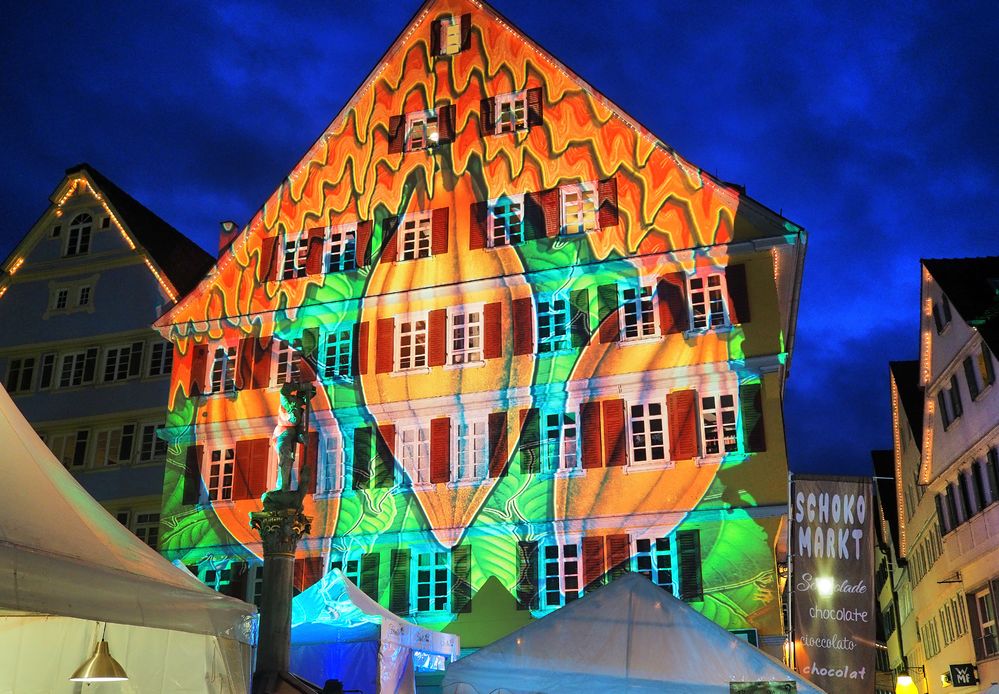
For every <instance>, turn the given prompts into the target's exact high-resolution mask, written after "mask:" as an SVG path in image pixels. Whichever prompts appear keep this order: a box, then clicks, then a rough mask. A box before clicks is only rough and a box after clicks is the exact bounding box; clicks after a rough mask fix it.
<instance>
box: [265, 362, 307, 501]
mask: <svg viewBox="0 0 999 694" xmlns="http://www.w3.org/2000/svg"><path fill="white" fill-rule="evenodd" d="M315 394H316V387H315V386H314V385H312V384H311V383H294V382H288V383H285V384H284V385H283V386H281V410H282V412H281V414H280V421H279V423H278V426H277V433H276V435H275V437H274V438H275V447H276V448H277V453H278V476H277V485H276V487H275V489H274V490H272V491H269V492H267V493H266V494H264V509H265V510H272V509H277V508H297V509H301V508H302V500H303V499H304V498H305V492H306V490H307V489H308V488H309V483H310V482H311V481H312V475H313V474H314V472H313V470H311V469H310V468H309V467H308V466H305V465H303V464H302V462H303V461H299V464H298V465H297V466H296V465H295V453H296V450H297V448H298V444H300V443H302V444H305V443H307V442H308V440H309V433H308V429H309V421H308V419H309V417H308V409H309V401H311V400H312V398H313V396H315ZM296 480H297V485H296V488H295V489H292V488H291V487H292V483H293V482H294V481H296Z"/></svg>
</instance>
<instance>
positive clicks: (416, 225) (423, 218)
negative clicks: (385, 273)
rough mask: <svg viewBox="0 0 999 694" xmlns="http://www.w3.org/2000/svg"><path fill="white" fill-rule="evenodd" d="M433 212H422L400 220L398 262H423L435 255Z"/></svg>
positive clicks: (408, 215) (410, 214) (405, 216)
mask: <svg viewBox="0 0 999 694" xmlns="http://www.w3.org/2000/svg"><path fill="white" fill-rule="evenodd" d="M433 230H434V212H433V210H420V211H418V212H410V213H408V214H405V215H403V217H402V219H401V220H399V229H398V231H397V232H396V233H398V234H399V242H398V244H397V251H396V252H397V256H396V260H398V261H404V260H422V259H423V258H429V257H430V256H431V255H432V254H433Z"/></svg>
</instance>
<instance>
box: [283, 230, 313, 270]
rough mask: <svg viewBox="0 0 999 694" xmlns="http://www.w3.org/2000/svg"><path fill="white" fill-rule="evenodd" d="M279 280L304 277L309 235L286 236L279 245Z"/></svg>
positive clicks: (301, 233) (302, 233) (300, 233)
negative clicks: (280, 250) (280, 252)
mask: <svg viewBox="0 0 999 694" xmlns="http://www.w3.org/2000/svg"><path fill="white" fill-rule="evenodd" d="M281 249H282V251H283V252H282V254H281V279H283V280H293V279H298V278H299V277H305V275H306V268H305V264H306V262H307V260H308V257H309V235H308V234H306V233H304V232H299V233H298V234H288V235H287V236H286V238H285V240H284V243H283V244H282V245H281Z"/></svg>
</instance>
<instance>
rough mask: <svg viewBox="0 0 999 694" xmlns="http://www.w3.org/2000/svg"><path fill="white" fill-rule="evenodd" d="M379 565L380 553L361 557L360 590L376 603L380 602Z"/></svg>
mask: <svg viewBox="0 0 999 694" xmlns="http://www.w3.org/2000/svg"><path fill="white" fill-rule="evenodd" d="M378 563H379V562H378V552H368V553H367V554H362V555H361V585H359V586H358V588H360V589H361V592H362V593H364V594H365V595H367V596H368V597H369V598H371V599H372V600H374V601H375V602H378Z"/></svg>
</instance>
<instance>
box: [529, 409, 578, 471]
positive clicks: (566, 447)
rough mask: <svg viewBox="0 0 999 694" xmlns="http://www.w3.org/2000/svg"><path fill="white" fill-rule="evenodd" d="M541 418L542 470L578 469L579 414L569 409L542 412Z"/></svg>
mask: <svg viewBox="0 0 999 694" xmlns="http://www.w3.org/2000/svg"><path fill="white" fill-rule="evenodd" d="M540 419H541V421H540V423H539V425H540V427H541V432H540V433H541V466H542V467H541V470H542V472H548V473H559V472H569V471H572V470H578V469H579V465H580V459H579V415H578V414H577V413H576V412H568V411H558V412H542V413H541V414H540ZM570 432H571V434H570Z"/></svg>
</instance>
